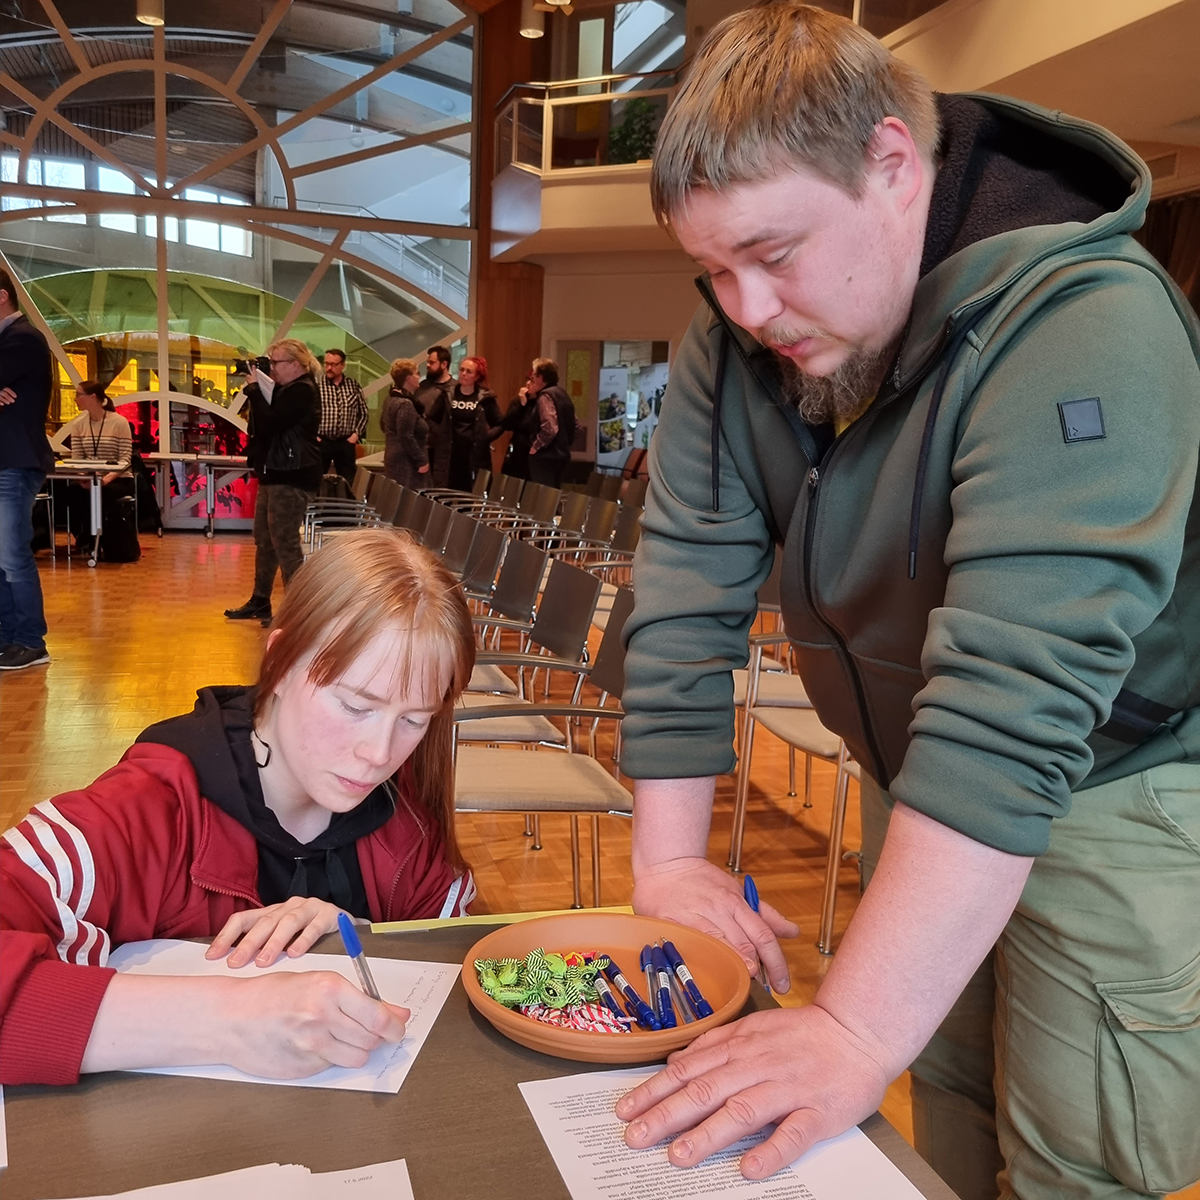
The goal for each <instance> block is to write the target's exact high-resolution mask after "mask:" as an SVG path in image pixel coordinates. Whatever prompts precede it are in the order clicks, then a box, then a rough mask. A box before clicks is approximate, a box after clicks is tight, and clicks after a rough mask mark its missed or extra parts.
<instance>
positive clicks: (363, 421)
mask: <svg viewBox="0 0 1200 1200" xmlns="http://www.w3.org/2000/svg"><path fill="white" fill-rule="evenodd" d="M350 404H351V407H352V408H353V409H354V431H355V433H357V434H358V440H359V441H362V439H363V438H364V437H365V436H366V432H367V419H368V417H369V416H370V414H369V413H368V412H367V398H366V397H365V396H364V395H363V390H362V387H361V386H360V385H359V384H357V383H356V384H355V385H354V398H353V399H352V400H351V401H350Z"/></svg>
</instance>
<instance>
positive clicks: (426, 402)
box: [413, 346, 454, 488]
mask: <svg viewBox="0 0 1200 1200" xmlns="http://www.w3.org/2000/svg"><path fill="white" fill-rule="evenodd" d="M453 391H454V376H453V375H451V374H450V351H449V350H448V349H447V348H446V347H445V346H430V347H429V349H428V350H427V351H426V352H425V378H424V379H422V380H421V386H420V387H418V388H417V394H416V395H415V396H414V397H413V404H414V405H415V407H416V410H417V412H418V413H420V414H421V416H423V417H424V418H425V422H426V424H427V426H428V428H429V482H428V486H429V487H437V488H444V487H448V486H449V484H448V483H447V480H448V479H449V478H450V439H451V436H452V434H451V428H450V403H449V396H450V394H451V393H452V392H453Z"/></svg>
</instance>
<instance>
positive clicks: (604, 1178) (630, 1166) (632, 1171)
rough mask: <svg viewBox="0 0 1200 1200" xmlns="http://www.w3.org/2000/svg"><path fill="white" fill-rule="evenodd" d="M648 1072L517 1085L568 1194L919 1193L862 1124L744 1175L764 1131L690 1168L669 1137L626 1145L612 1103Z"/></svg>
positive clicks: (792, 1196)
mask: <svg viewBox="0 0 1200 1200" xmlns="http://www.w3.org/2000/svg"><path fill="white" fill-rule="evenodd" d="M655 1073H656V1072H655V1071H653V1070H646V1069H645V1068H638V1069H636V1070H631V1071H599V1072H597V1073H595V1074H593V1075H569V1076H567V1077H565V1078H563V1079H541V1080H538V1081H536V1082H534V1083H522V1084H520V1085H519V1086H520V1088H521V1094H522V1095H523V1096H524V1097H525V1103H526V1104H527V1105H528V1106H529V1111H530V1112H531V1113H532V1114H533V1119H534V1120H535V1121H536V1122H537V1126H538V1129H539V1130H540V1131H541V1134H542V1137H543V1138H544V1139H545V1142H546V1146H547V1148H548V1149H549V1151H550V1154H551V1155H552V1156H553V1158H554V1162H555V1165H556V1166H557V1167H558V1170H559V1174H561V1175H562V1177H563V1182H564V1183H565V1184H566V1185H567V1190H568V1191H569V1192H570V1193H571V1197H572V1200H614V1198H616V1197H619V1198H620V1200H660V1198H662V1200H667V1198H669V1200H681V1198H682V1197H688V1196H705V1197H708V1196H732V1197H737V1198H738V1200H921V1193H920V1192H919V1191H917V1189H916V1188H915V1187H914V1186H913V1185H912V1184H911V1183H909V1181H908V1180H907V1179H906V1178H905V1177H904V1175H903V1174H901V1172H900V1170H899V1169H898V1168H897V1167H896V1166H894V1165H893V1164H892V1162H891V1161H890V1160H889V1159H888V1158H887V1156H886V1155H885V1154H884V1153H883V1152H882V1151H881V1150H879V1149H878V1147H876V1146H875V1144H874V1143H873V1142H872V1141H871V1140H870V1138H868V1137H867V1136H866V1135H865V1134H864V1133H863V1132H862V1131H861V1130H859V1129H851V1130H850V1131H849V1132H848V1133H844V1134H842V1136H841V1137H837V1138H831V1139H830V1140H829V1141H827V1142H821V1143H819V1144H818V1145H816V1146H814V1147H813V1148H812V1149H811V1150H810V1151H809V1152H808V1153H807V1154H806V1155H805V1156H804V1157H803V1158H802V1159H800V1161H799V1162H798V1163H794V1164H793V1165H792V1166H791V1167H789V1168H788V1169H787V1170H785V1171H781V1172H779V1173H778V1174H776V1175H773V1176H772V1177H771V1178H770V1179H766V1180H762V1181H759V1182H752V1181H751V1180H748V1179H743V1178H742V1176H741V1174H740V1172H739V1171H738V1161H739V1159H740V1158H741V1156H742V1155H743V1154H744V1153H745V1152H746V1151H747V1150H748V1149H750V1147H751V1146H754V1145H756V1144H757V1143H759V1142H761V1141H762V1140H763V1139H764V1138H765V1136H766V1135H765V1134H758V1135H756V1136H754V1137H748V1138H743V1139H742V1141H740V1142H738V1143H737V1144H736V1145H734V1146H731V1147H729V1149H728V1150H725V1151H724V1152H722V1153H721V1154H716V1155H713V1156H712V1157H711V1158H709V1159H708V1160H707V1161H705V1162H704V1163H702V1164H701V1165H700V1166H698V1167H689V1168H686V1169H681V1168H679V1167H675V1166H672V1165H671V1163H670V1162H669V1161H668V1160H667V1149H666V1148H667V1143H666V1142H663V1143H661V1144H660V1145H658V1146H656V1147H654V1148H653V1149H650V1150H631V1149H629V1147H628V1146H626V1145H625V1142H624V1133H625V1122H624V1121H621V1120H618V1118H617V1116H616V1114H615V1113H614V1112H613V1108H614V1106H615V1104H616V1102H617V1101H618V1100H619V1099H620V1098H621V1097H622V1096H623V1095H624V1094H625V1093H626V1092H627V1091H629V1089H630V1088H632V1087H636V1086H637V1085H638V1084H639V1083H642V1082H643V1081H644V1080H647V1079H649V1078H650V1077H651V1076H652V1075H654V1074H655Z"/></svg>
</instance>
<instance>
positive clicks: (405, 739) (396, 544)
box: [0, 529, 475, 1083]
mask: <svg viewBox="0 0 1200 1200" xmlns="http://www.w3.org/2000/svg"><path fill="white" fill-rule="evenodd" d="M474 645H475V643H474V636H473V633H472V629H471V618H470V615H469V613H468V612H467V607H466V602H465V601H464V599H463V597H462V593H461V592H460V591H459V589H458V588H457V587H456V585H455V583H454V580H453V579H452V578H451V576H450V575H449V574H448V573H447V571H446V570H445V569H444V568H443V567H442V566H441V565H440V563H439V562H438V561H437V560H436V559H435V558H434V556H433V555H431V554H430V553H429V552H428V551H426V550H424V549H422V548H421V547H419V546H417V545H416V544H415V543H414V542H413V541H412V540H411V539H409V538H408V537H407V536H406V535H404V534H402V533H400V532H399V531H396V530H391V529H371V530H356V531H354V532H350V533H347V534H345V535H344V536H343V537H341V538H339V539H338V540H337V542H336V543H334V544H332V545H330V546H328V547H326V548H324V549H322V550H320V551H319V552H318V553H317V554H315V555H314V556H313V557H312V559H311V560H310V561H309V562H308V563H307V564H306V565H305V567H304V568H303V570H302V571H301V572H299V573H298V574H297V576H296V579H295V582H294V584H293V585H292V587H291V588H289V590H288V592H287V594H286V596H285V598H284V602H283V605H282V606H281V609H280V612H279V616H278V618H277V619H276V622H275V626H274V628H273V629H272V631H271V634H270V636H269V637H268V639H267V645H266V650H265V652H264V654H263V661H262V668H261V671H260V674H259V682H258V685H257V687H254V688H241V687H223V688H205V689H204V690H202V691H201V692H200V693H199V699H198V701H197V703H196V707H195V710H194V711H193V712H192V713H191V714H189V715H187V716H183V717H175V718H172V719H171V720H168V721H163V722H161V723H160V724H158V725H153V726H151V727H150V728H149V729H147V730H146V731H145V732H144V733H143V734H142V735H141V736H140V737H139V738H138V740H137V743H136V744H135V745H134V746H133V747H132V748H131V749H130V750H129V751H128V752H127V753H126V754H125V756H124V758H122V760H121V761H120V763H118V764H117V765H116V766H115V767H113V768H112V769H111V770H110V771H107V772H106V773H105V774H103V775H101V776H100V778H99V779H97V780H96V781H95V783H93V784H92V785H91V786H90V787H87V788H84V789H82V790H81V791H77V792H68V793H66V794H65V795H62V796H58V797H55V798H54V799H53V800H47V801H43V802H42V803H41V804H39V805H37V806H36V807H35V808H34V809H33V811H32V812H31V813H30V814H29V815H28V816H27V817H26V818H25V820H23V821H22V822H21V823H20V824H19V825H17V826H15V827H14V828H12V829H10V830H8V832H7V833H5V835H4V837H3V839H0V947H2V951H3V960H4V973H3V976H2V977H0V1082H3V1083H72V1082H74V1081H75V1080H76V1079H77V1078H78V1076H79V1074H80V1073H81V1072H84V1073H86V1072H91V1071H110V1070H125V1069H137V1068H141V1067H155V1066H172V1065H185V1064H186V1065H200V1064H216V1063H226V1064H229V1065H232V1066H235V1067H238V1068H240V1069H242V1070H244V1071H248V1072H250V1073H252V1074H255V1075H261V1076H266V1077H269V1078H280V1079H282V1078H300V1077H302V1076H306V1075H311V1074H314V1073H316V1072H318V1071H321V1070H324V1069H325V1068H326V1067H328V1066H332V1065H338V1066H361V1065H362V1063H363V1062H365V1061H366V1058H367V1056H368V1055H369V1053H370V1052H371V1050H373V1049H374V1048H375V1047H377V1046H379V1045H381V1044H383V1043H384V1042H396V1041H399V1040H400V1039H401V1037H402V1036H403V1033H404V1022H405V1021H406V1020H407V1018H408V1013H407V1011H406V1010H404V1009H400V1008H395V1007H394V1006H391V1005H388V1004H384V1003H382V1002H379V1001H375V1000H372V999H370V998H369V997H368V996H366V995H364V994H363V992H362V991H360V990H359V989H358V988H357V987H355V986H354V985H352V984H350V983H348V982H347V981H346V980H345V979H343V978H342V977H341V976H340V975H336V974H333V973H329V972H321V971H313V972H305V973H297V974H291V973H282V974H270V975H256V973H255V972H254V970H253V969H250V970H249V971H247V972H245V976H246V977H242V976H239V975H237V974H230V975H229V976H228V977H219V978H165V977H153V976H144V975H117V974H115V973H114V972H113V971H112V970H111V969H110V968H108V967H106V965H105V963H106V960H107V958H108V954H109V951H110V949H111V948H112V947H113V946H117V945H120V944H122V943H123V942H130V941H138V940H142V939H145V938H152V937H178V938H189V937H212V936H213V935H214V934H215V935H216V936H215V939H214V941H213V943H212V946H211V948H210V949H209V951H208V956H209V957H210V958H220V957H223V956H225V955H228V964H229V966H230V967H233V968H241V967H246V966H247V965H248V964H250V963H251V962H253V963H254V964H255V965H256V966H266V965H269V964H270V963H271V962H273V961H274V960H275V959H276V958H277V957H278V956H279V955H280V954H281V953H286V954H288V955H289V956H292V957H295V956H298V955H301V954H303V953H304V952H305V951H307V950H308V949H309V947H310V946H312V944H313V943H314V942H315V941H316V940H317V938H319V937H321V936H322V935H323V934H326V933H329V932H330V931H331V930H333V929H334V928H335V927H336V923H337V914H338V912H339V910H341V911H344V912H347V913H349V914H350V915H351V916H354V917H359V918H368V919H370V920H374V921H388V920H396V919H404V918H413V917H437V916H443V917H446V916H457V915H461V914H462V913H463V912H465V909H466V905H467V904H468V903H469V902H470V900H471V898H472V896H473V895H474V885H473V882H472V879H471V874H470V871H469V870H468V869H467V868H466V867H465V866H464V865H463V863H462V860H461V857H460V855H459V852H458V847H457V843H456V841H455V836H454V797H453V790H454V789H453V769H452V766H451V759H450V755H451V718H452V712H453V705H454V701H455V699H456V698H457V696H458V695H459V693H460V692H461V691H462V689H463V687H464V686H465V684H466V682H467V680H468V679H469V678H470V674H471V668H472V666H473V664H474V659H475V649H474ZM231 951H232V952H231Z"/></svg>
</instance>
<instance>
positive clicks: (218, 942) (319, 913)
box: [204, 896, 340, 967]
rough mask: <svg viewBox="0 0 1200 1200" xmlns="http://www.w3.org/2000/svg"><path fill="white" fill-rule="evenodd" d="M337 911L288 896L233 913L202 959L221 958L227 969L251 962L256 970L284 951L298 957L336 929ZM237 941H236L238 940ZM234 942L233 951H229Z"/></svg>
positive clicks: (309, 899)
mask: <svg viewBox="0 0 1200 1200" xmlns="http://www.w3.org/2000/svg"><path fill="white" fill-rule="evenodd" d="M339 911H340V909H338V907H337V906H336V905H334V904H329V903H328V902H327V901H325V900H316V899H314V898H313V897H311V896H290V897H289V898H288V899H287V900H284V901H283V902H282V903H281V904H272V905H270V906H269V907H268V908H252V909H248V910H247V911H246V912H239V913H234V914H233V916H232V917H230V918H229V920H228V921H226V922H225V926H224V928H223V929H222V930H221V932H220V933H218V934H217V936H216V937H215V938H213V942H212V945H211V946H209V948H208V949H207V950H206V951H205V952H204V957H205V958H224V957H225V955H226V954H229V959H228V964H229V966H231V967H244V966H245V965H246V964H247V963H248V962H249V961H250V960H251V959H254V965H255V966H258V967H269V966H270V965H271V964H272V963H273V962H274V961H275V960H276V959H277V958H278V957H279V956H280V955H281V954H282V953H283V952H284V951H285V950H286V951H287V955H288V957H289V958H299V957H300V955H301V954H305V953H307V952H308V951H309V950H311V949H312V947H313V945H314V943H315V942H316V941H317V940H318V938H322V937H324V936H325V934H327V933H332V932H333V931H334V930H335V929H336V928H337V919H338V913H339ZM239 938H241V941H240V942H238V939H239ZM234 942H238V946H237V949H236V950H234V951H233V953H232V954H230V948H231V947H232V946H233V944H234Z"/></svg>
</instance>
